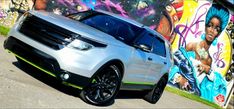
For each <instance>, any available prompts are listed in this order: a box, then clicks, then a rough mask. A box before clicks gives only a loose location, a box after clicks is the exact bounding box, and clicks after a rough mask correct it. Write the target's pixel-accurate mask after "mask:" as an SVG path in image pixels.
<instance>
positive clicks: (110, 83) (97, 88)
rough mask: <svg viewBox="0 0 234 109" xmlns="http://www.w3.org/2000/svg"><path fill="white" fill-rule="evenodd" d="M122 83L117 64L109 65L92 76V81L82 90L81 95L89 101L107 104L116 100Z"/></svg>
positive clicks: (95, 103)
mask: <svg viewBox="0 0 234 109" xmlns="http://www.w3.org/2000/svg"><path fill="white" fill-rule="evenodd" d="M120 84H121V75H120V70H119V69H118V67H116V66H115V65H109V66H108V67H105V68H103V69H102V70H100V71H99V72H98V73H97V74H96V75H95V76H94V77H92V81H91V83H90V84H89V85H88V86H87V87H85V88H84V89H83V90H82V91H81V93H80V97H81V99H83V100H84V101H85V102H87V103H91V104H94V105H106V104H108V103H111V102H113V101H114V99H115V97H116V95H117V93H118V91H119V88H120Z"/></svg>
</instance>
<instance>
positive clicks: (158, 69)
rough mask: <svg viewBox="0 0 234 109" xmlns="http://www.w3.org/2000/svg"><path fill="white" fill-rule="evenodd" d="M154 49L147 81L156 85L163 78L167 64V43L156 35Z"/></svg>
mask: <svg viewBox="0 0 234 109" xmlns="http://www.w3.org/2000/svg"><path fill="white" fill-rule="evenodd" d="M152 47H153V49H152V54H151V55H150V57H149V58H151V66H150V68H149V73H148V75H147V76H146V81H147V82H150V83H155V82H157V81H158V80H159V79H160V77H161V76H162V74H163V70H164V68H165V66H166V64H167V59H166V47H165V41H164V40H163V39H162V38H160V37H158V36H156V35H155V37H154V41H153V46H152Z"/></svg>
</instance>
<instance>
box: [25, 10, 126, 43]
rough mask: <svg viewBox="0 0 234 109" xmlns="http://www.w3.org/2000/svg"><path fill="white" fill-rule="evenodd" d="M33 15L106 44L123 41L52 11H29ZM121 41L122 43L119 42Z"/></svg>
mask: <svg viewBox="0 0 234 109" xmlns="http://www.w3.org/2000/svg"><path fill="white" fill-rule="evenodd" d="M29 13H31V14H32V15H34V16H37V17H39V18H41V19H43V20H46V21H48V22H50V23H52V24H55V25H58V26H60V27H62V28H64V29H67V30H69V31H72V32H74V33H77V34H80V35H81V36H83V37H86V38H89V39H91V40H94V41H95V40H97V41H99V42H103V43H106V44H114V45H122V44H123V43H122V42H120V41H118V40H116V39H115V38H114V37H113V36H110V35H108V34H106V33H104V32H102V31H99V30H97V29H95V28H93V27H90V26H88V25H85V24H83V23H81V22H79V21H75V20H72V19H70V18H67V17H64V16H62V15H57V14H54V13H52V12H44V11H29ZM120 43H122V44H120Z"/></svg>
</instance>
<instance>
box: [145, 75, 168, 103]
mask: <svg viewBox="0 0 234 109" xmlns="http://www.w3.org/2000/svg"><path fill="white" fill-rule="evenodd" d="M166 85H167V78H165V77H162V78H161V79H160V80H159V82H158V83H157V84H156V85H155V86H154V88H153V89H152V90H151V91H150V92H148V93H147V94H146V95H145V97H144V99H145V100H146V101H148V102H150V103H152V104H155V103H156V102H157V101H158V100H159V99H160V97H161V96H162V93H163V91H164V88H165V87H166Z"/></svg>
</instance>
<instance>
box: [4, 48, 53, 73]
mask: <svg viewBox="0 0 234 109" xmlns="http://www.w3.org/2000/svg"><path fill="white" fill-rule="evenodd" d="M6 50H7V51H8V52H10V53H12V54H14V55H15V56H16V57H18V58H20V59H21V60H23V61H24V62H27V63H28V64H30V65H32V66H34V67H36V68H37V69H39V70H41V71H43V72H45V73H47V74H49V75H50V76H53V77H56V76H55V74H53V73H51V72H50V71H47V70H45V69H43V68H41V67H40V66H38V65H36V64H34V63H32V62H29V61H27V60H26V59H24V58H22V57H21V56H19V55H17V54H15V53H14V52H12V51H10V50H8V49H6Z"/></svg>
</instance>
